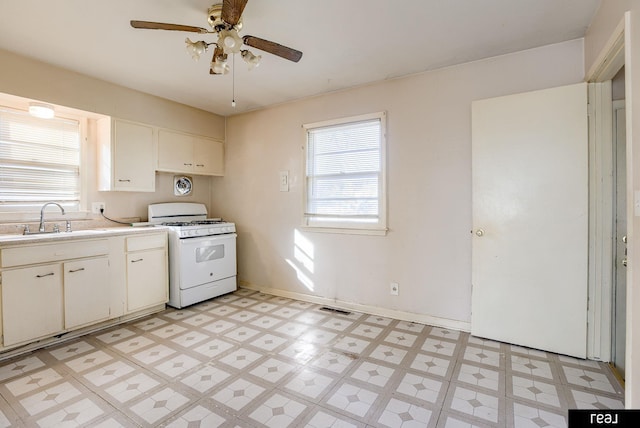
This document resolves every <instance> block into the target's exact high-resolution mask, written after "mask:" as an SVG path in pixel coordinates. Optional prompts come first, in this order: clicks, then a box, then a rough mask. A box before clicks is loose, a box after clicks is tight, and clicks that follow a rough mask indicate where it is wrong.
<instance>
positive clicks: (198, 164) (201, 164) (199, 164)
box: [196, 163, 204, 167]
mask: <svg viewBox="0 0 640 428" xmlns="http://www.w3.org/2000/svg"><path fill="white" fill-rule="evenodd" d="M196 166H201V167H204V164H203V163H197V164H196Z"/></svg>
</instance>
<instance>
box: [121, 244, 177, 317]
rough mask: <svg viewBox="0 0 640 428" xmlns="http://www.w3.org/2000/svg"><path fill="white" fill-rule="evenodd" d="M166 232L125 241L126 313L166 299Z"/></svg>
mask: <svg viewBox="0 0 640 428" xmlns="http://www.w3.org/2000/svg"><path fill="white" fill-rule="evenodd" d="M168 278H169V275H168V264H167V235H166V232H164V233H162V234H156V235H148V236H135V237H129V238H127V311H128V312H133V311H137V310H139V309H144V308H148V307H151V306H155V305H160V304H163V303H166V302H167V301H168V300H169V284H168Z"/></svg>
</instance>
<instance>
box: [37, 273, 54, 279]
mask: <svg viewBox="0 0 640 428" xmlns="http://www.w3.org/2000/svg"><path fill="white" fill-rule="evenodd" d="M53 275H55V273H53V272H49V273H45V274H44V275H36V278H44V277H45V276H53Z"/></svg>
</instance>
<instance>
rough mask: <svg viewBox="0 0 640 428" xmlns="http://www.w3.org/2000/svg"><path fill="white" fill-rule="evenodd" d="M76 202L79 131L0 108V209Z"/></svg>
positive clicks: (66, 122) (64, 122)
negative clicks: (51, 202)
mask: <svg viewBox="0 0 640 428" xmlns="http://www.w3.org/2000/svg"><path fill="white" fill-rule="evenodd" d="M48 201H56V202H59V203H60V204H62V205H63V206H65V208H70V209H74V208H75V209H77V208H78V206H79V201H80V125H79V123H78V121H75V120H70V119H62V118H53V119H39V118H35V117H32V116H31V115H29V114H28V113H27V112H24V111H20V110H13V109H8V108H0V208H6V209H12V210H16V209H24V210H29V209H30V208H34V207H39V206H41V205H42V204H43V203H44V202H48Z"/></svg>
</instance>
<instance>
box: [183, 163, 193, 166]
mask: <svg viewBox="0 0 640 428" xmlns="http://www.w3.org/2000/svg"><path fill="white" fill-rule="evenodd" d="M191 165H193V164H192V163H185V164H184V166H191Z"/></svg>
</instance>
